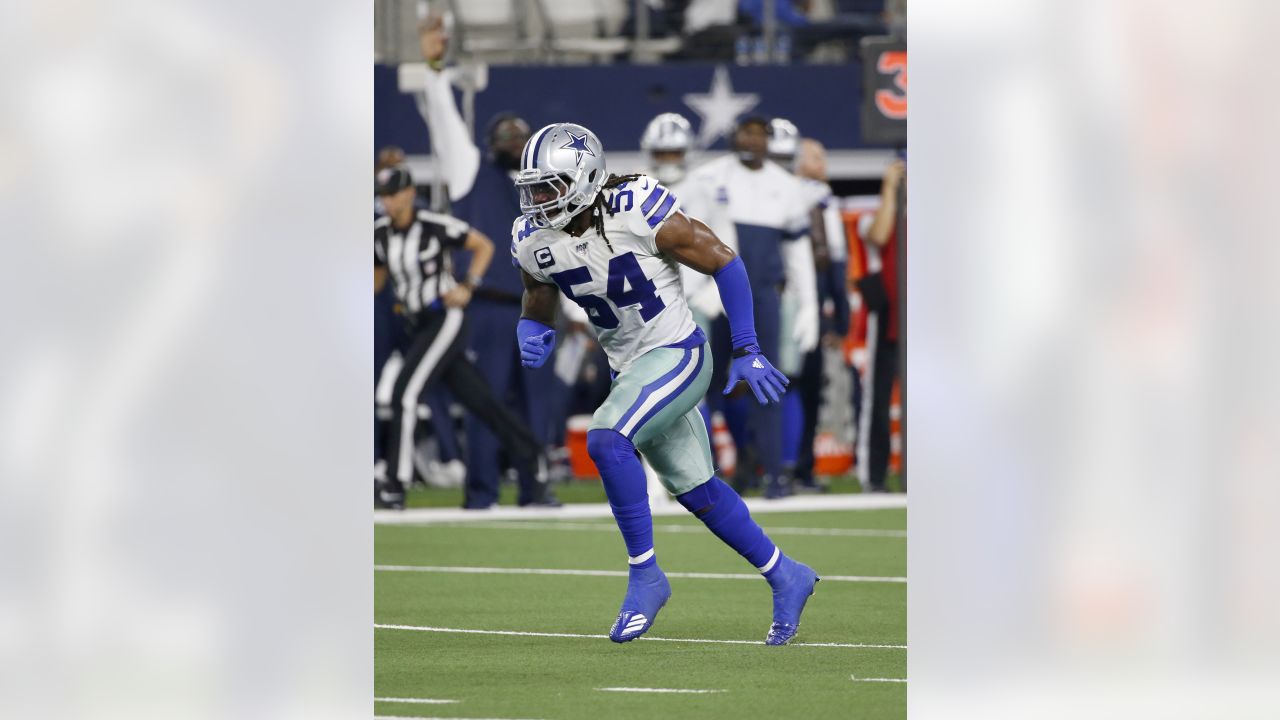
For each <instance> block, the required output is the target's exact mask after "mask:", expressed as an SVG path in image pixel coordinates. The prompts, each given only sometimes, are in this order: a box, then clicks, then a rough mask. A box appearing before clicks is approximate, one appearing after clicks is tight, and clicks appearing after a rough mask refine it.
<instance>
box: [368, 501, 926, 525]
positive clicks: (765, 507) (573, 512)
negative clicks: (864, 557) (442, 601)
mask: <svg viewBox="0 0 1280 720" xmlns="http://www.w3.org/2000/svg"><path fill="white" fill-rule="evenodd" d="M746 503H747V507H748V508H749V509H750V510H751V514H752V515H757V514H760V513H771V512H817V511H824V510H886V509H901V508H905V507H906V506H907V496H906V495H903V494H884V495H796V496H792V497H786V498H780V499H778V500H765V499H764V498H747V499H746ZM687 513H688V511H687V510H685V509H684V508H683V507H681V506H680V504H679V503H670V504H667V505H659V506H658V507H656V508H653V514H654V515H655V516H663V515H686V514H687ZM611 517H613V512H612V511H611V510H610V509H609V503H570V504H568V505H565V506H564V507H558V508H533V507H529V508H520V507H496V508H493V509H492V510H463V509H461V508H411V509H409V510H374V511H373V521H374V523H376V524H379V525H429V524H432V523H456V522H493V521H495V520H583V519H589V518H611Z"/></svg>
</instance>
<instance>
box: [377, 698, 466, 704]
mask: <svg viewBox="0 0 1280 720" xmlns="http://www.w3.org/2000/svg"><path fill="white" fill-rule="evenodd" d="M373 701H374V702H381V703H414V704H418V705H452V704H453V703H456V702H458V701H457V700H437V699H435V698H385V697H384V698H380V697H376V698H374V699H373Z"/></svg>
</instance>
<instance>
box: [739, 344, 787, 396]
mask: <svg viewBox="0 0 1280 720" xmlns="http://www.w3.org/2000/svg"><path fill="white" fill-rule="evenodd" d="M743 350H746V351H747V354H746V355H743V356H742V357H736V358H734V359H733V362H732V363H731V364H730V365H729V383H728V384H727V385H725V387H724V394H725V395H728V394H729V393H730V392H732V391H733V388H734V387H735V386H737V384H738V383H740V382H745V383H746V384H747V387H749V388H751V392H752V394H754V395H755V396H756V400H757V401H759V402H760V404H761V405H768V404H769V403H770V402H771V401H772V402H775V403H776V402H780V401H781V400H782V396H783V395H785V394H786V392H787V385H790V384H791V381H790V380H788V379H787V376H786V375H783V374H782V372H781V371H780V370H778V369H777V368H775V367H774V366H773V365H771V364H769V361H768V360H767V359H766V358H765V356H764V355H761V354H760V346H759V345H748V346H746V347H745V348H743Z"/></svg>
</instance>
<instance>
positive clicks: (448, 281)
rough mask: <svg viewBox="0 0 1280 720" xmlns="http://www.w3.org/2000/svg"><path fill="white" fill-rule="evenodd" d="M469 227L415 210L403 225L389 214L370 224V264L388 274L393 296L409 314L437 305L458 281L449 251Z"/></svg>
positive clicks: (447, 218) (441, 216)
mask: <svg viewBox="0 0 1280 720" xmlns="http://www.w3.org/2000/svg"><path fill="white" fill-rule="evenodd" d="M470 231H471V226H470V225H468V224H467V223H465V222H463V221H461V220H459V219H457V218H454V217H450V216H448V215H441V214H439V213H433V212H429V211H427V210H415V211H414V215H413V222H412V223H411V224H410V225H409V227H407V228H397V227H395V226H394V225H393V224H392V222H391V218H390V217H389V216H383V217H380V218H378V219H377V220H375V221H374V223H373V264H374V266H375V267H385V268H386V269H387V272H388V273H389V274H390V275H391V283H392V286H393V287H394V288H395V292H396V297H397V298H398V299H399V300H400V302H402V303H404V306H405V310H406V311H407V312H408V313H409V314H410V315H416V314H418V313H420V312H422V311H423V310H426V309H428V308H433V307H434V308H439V307H440V297H441V296H442V295H443V294H444V293H446V292H449V290H451V289H453V287H454V286H456V285H457V284H458V282H457V280H456V279H454V277H453V259H452V251H453V250H454V249H455V248H459V247H462V245H463V244H464V243H465V242H466V240H467V233H468V232H470Z"/></svg>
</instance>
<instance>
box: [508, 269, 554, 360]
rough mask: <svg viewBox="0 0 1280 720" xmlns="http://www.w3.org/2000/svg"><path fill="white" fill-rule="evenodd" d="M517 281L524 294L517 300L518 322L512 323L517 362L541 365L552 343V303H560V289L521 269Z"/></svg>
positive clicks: (549, 352)
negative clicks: (519, 300)
mask: <svg viewBox="0 0 1280 720" xmlns="http://www.w3.org/2000/svg"><path fill="white" fill-rule="evenodd" d="M520 280H521V282H523V283H524V297H523V298H522V299H521V303H520V322H519V323H517V324H516V344H517V345H518V346H519V347H520V364H521V365H523V366H525V367H535V368H536V367H542V364H543V363H545V362H546V361H547V358H548V357H550V356H551V351H552V350H554V349H555V346H556V331H555V328H554V327H552V326H553V325H554V324H555V321H556V305H557V304H559V302H560V298H559V295H560V289H559V288H558V287H556V286H555V285H548V284H546V283H544V282H539V281H538V279H537V278H535V277H533V276H532V275H530V274H529V273H527V272H525V271H524V270H523V269H521V270H520Z"/></svg>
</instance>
